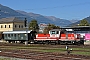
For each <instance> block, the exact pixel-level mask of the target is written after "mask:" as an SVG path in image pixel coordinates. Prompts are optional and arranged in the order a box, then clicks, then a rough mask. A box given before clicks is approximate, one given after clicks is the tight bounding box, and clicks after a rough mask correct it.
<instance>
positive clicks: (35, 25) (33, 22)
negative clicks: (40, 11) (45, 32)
mask: <svg viewBox="0 0 90 60" xmlns="http://www.w3.org/2000/svg"><path fill="white" fill-rule="evenodd" d="M29 29H30V30H34V31H37V32H38V30H39V26H38V23H37V20H31V22H30V24H29Z"/></svg>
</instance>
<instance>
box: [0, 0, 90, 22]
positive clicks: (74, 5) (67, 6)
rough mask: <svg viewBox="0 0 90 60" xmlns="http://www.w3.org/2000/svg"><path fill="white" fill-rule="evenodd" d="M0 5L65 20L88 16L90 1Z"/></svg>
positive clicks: (20, 0)
mask: <svg viewBox="0 0 90 60" xmlns="http://www.w3.org/2000/svg"><path fill="white" fill-rule="evenodd" d="M0 4H2V5H4V6H8V7H10V8H12V9H14V10H21V11H25V12H28V13H29V12H32V13H36V14H41V15H44V16H55V17H57V18H60V19H67V20H81V19H83V18H86V17H89V16H90V0H0Z"/></svg>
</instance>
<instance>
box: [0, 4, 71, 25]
mask: <svg viewBox="0 0 90 60" xmlns="http://www.w3.org/2000/svg"><path fill="white" fill-rule="evenodd" d="M6 17H18V18H20V19H23V20H24V19H25V18H27V20H28V22H30V21H31V20H32V19H36V20H37V21H38V23H46V24H48V23H51V24H55V25H58V26H67V25H69V24H71V22H70V21H69V20H66V19H60V18H56V17H54V16H43V15H40V14H36V13H27V12H25V11H20V10H13V9H11V8H9V7H7V6H3V5H1V4H0V18H6Z"/></svg>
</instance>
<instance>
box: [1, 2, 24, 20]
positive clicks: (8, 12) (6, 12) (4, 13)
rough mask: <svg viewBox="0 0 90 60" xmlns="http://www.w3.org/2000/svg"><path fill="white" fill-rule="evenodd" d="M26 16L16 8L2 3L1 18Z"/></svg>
mask: <svg viewBox="0 0 90 60" xmlns="http://www.w3.org/2000/svg"><path fill="white" fill-rule="evenodd" d="M18 16H24V15H23V14H20V13H18V12H16V11H15V10H13V9H11V8H9V7H6V6H3V5H1V4H0V18H5V17H18Z"/></svg>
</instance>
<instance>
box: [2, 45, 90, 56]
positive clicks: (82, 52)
mask: <svg viewBox="0 0 90 60" xmlns="http://www.w3.org/2000/svg"><path fill="white" fill-rule="evenodd" d="M0 49H10V50H21V49H26V50H30V51H39V52H58V53H64V52H66V49H65V48H64V47H63V48H58V47H55V48H54V47H46V46H44V47H43V46H0ZM72 49H73V51H72V53H71V54H79V55H88V56H90V48H86V47H85V48H79V47H78V48H72Z"/></svg>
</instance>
